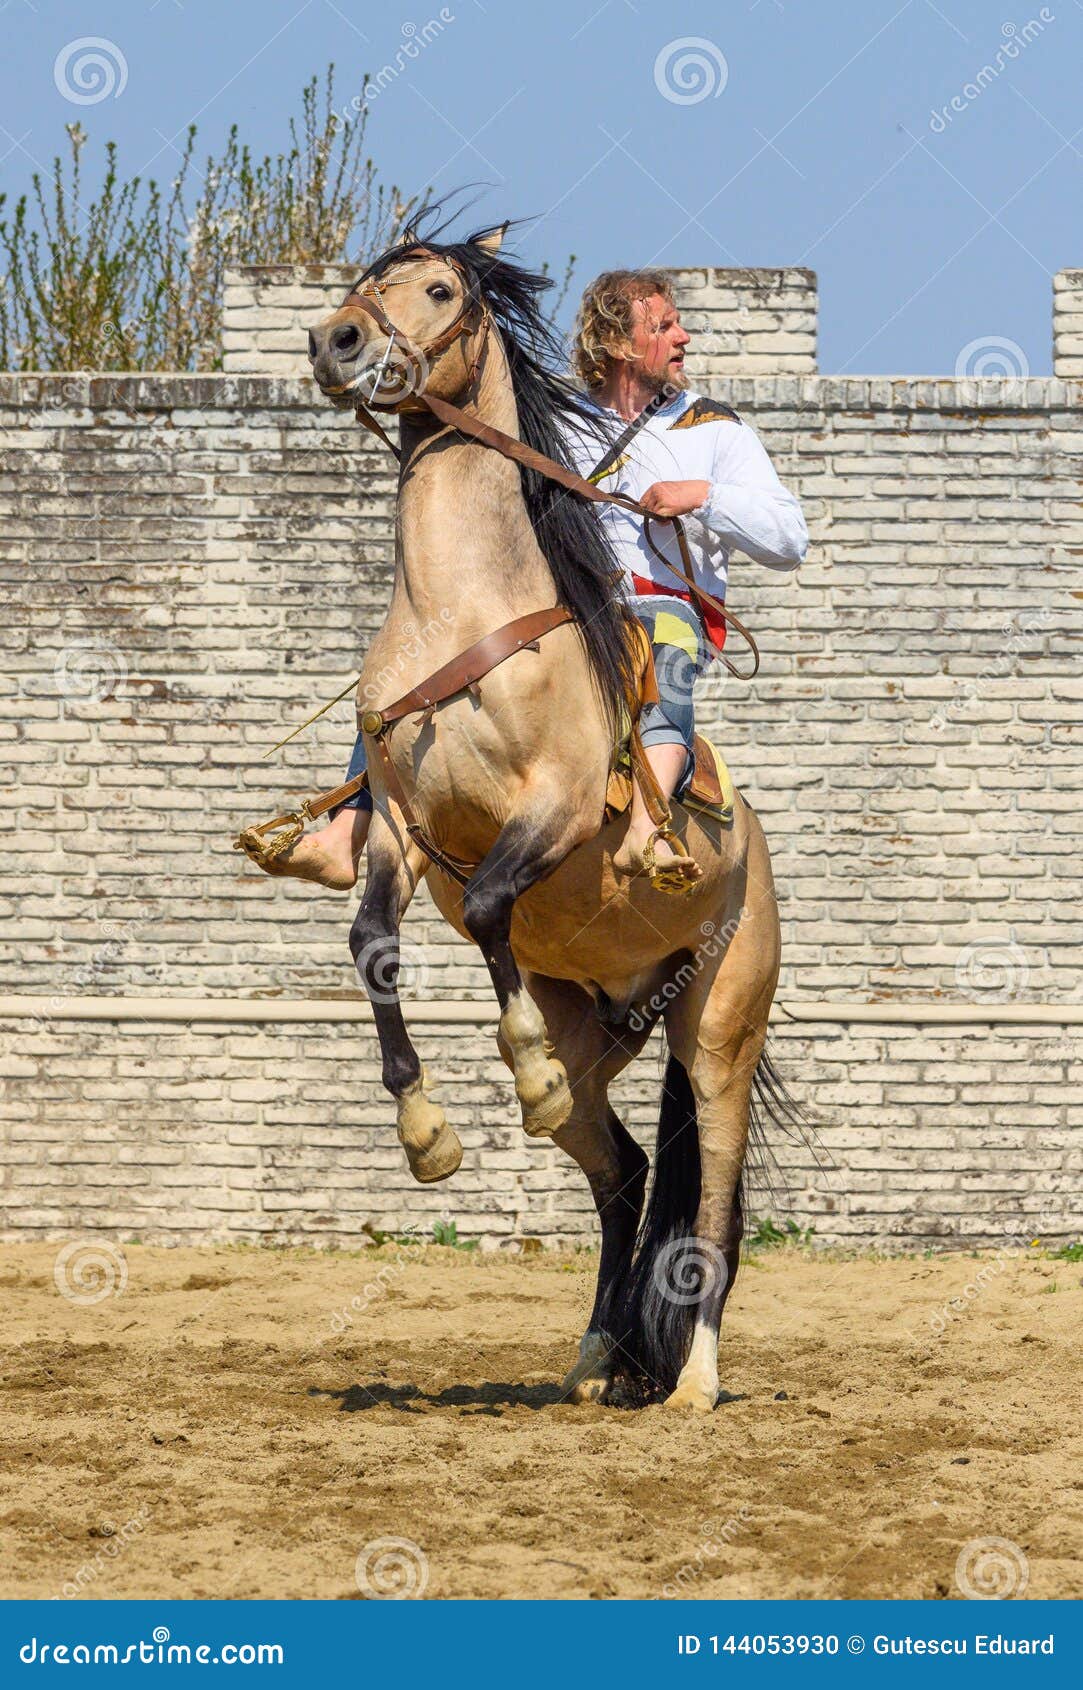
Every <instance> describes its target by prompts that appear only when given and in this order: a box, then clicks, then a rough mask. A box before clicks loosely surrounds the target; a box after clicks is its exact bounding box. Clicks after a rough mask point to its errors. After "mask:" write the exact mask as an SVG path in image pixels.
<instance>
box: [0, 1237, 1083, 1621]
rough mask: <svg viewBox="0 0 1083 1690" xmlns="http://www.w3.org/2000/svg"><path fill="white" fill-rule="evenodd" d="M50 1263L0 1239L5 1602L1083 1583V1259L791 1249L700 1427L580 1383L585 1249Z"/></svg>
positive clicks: (813, 1591)
mask: <svg viewBox="0 0 1083 1690" xmlns="http://www.w3.org/2000/svg"><path fill="white" fill-rule="evenodd" d="M57 1251H58V1246H56V1245H44V1244H41V1245H23V1246H0V1283H2V1285H3V1287H4V1316H5V1318H4V1323H3V1324H4V1329H5V1340H6V1341H5V1346H4V1356H5V1360H4V1373H3V1392H2V1398H0V1401H2V1409H3V1419H2V1424H0V1462H2V1469H3V1481H2V1482H3V1515H4V1537H3V1554H2V1560H0V1564H2V1567H3V1569H4V1571H3V1577H2V1581H0V1595H3V1596H5V1597H8V1596H15V1595H21V1596H37V1597H41V1596H52V1595H62V1594H68V1595H71V1594H76V1593H78V1594H86V1595H97V1596H103V1597H105V1596H124V1597H197V1596H212V1597H221V1596H235V1597H257V1596H262V1597H285V1596H298V1597H343V1598H351V1599H354V1600H357V1599H358V1598H359V1596H360V1595H362V1594H371V1593H373V1592H376V1591H379V1590H381V1589H383V1588H395V1587H397V1586H400V1585H402V1584H403V1583H405V1584H406V1585H407V1586H409V1587H410V1588H412V1589H415V1590H418V1591H419V1592H420V1591H422V1590H424V1593H425V1594H427V1595H428V1596H430V1597H482V1596H485V1597H491V1596H499V1597H513V1596H516V1597H569V1598H575V1597H664V1596H667V1595H674V1594H678V1593H684V1594H687V1595H689V1596H712V1597H715V1596H732V1597H781V1596H798V1597H812V1596H840V1597H857V1596H864V1597H869V1596H876V1597H879V1596H888V1597H903V1596H919V1597H920V1596H923V1597H935V1596H941V1597H954V1596H958V1595H959V1586H958V1584H957V1582H956V1563H957V1559H958V1557H959V1554H960V1550H961V1549H963V1547H964V1546H966V1545H972V1544H973V1543H974V1542H975V1540H979V1539H986V1538H997V1539H1004V1540H1006V1542H1007V1546H1008V1547H996V1546H994V1547H993V1548H991V1549H989V1548H987V1547H983V1546H980V1545H979V1547H978V1549H974V1548H970V1549H969V1550H967V1551H966V1555H967V1556H968V1557H969V1559H968V1560H965V1567H968V1568H969V1569H970V1571H969V1573H967V1572H966V1570H965V1568H964V1575H963V1576H964V1577H967V1576H969V1577H971V1578H973V1579H976V1580H989V1579H992V1580H994V1581H996V1580H1001V1581H1006V1582H1007V1583H1008V1584H1010V1585H1012V1587H1013V1588H1015V1589H1016V1591H1017V1593H1018V1594H1023V1588H1022V1585H1023V1571H1022V1569H1023V1568H1024V1566H1025V1568H1026V1576H1027V1580H1028V1582H1027V1583H1026V1585H1025V1594H1026V1595H1028V1596H1031V1597H1048V1596H1052V1597H1067V1596H1074V1597H1080V1596H1083V1424H1081V1413H1080V1392H1079V1385H1080V1373H1081V1364H1080V1354H1081V1344H1080V1338H1081V1334H1083V1283H1081V1282H1083V1265H1081V1264H1079V1263H1075V1264H1069V1263H1064V1262H1054V1261H1049V1260H1045V1259H1038V1258H1037V1257H1036V1256H1035V1255H1034V1254H1032V1255H1030V1256H1026V1257H1022V1258H1021V1257H1020V1256H1019V1255H1018V1254H1016V1255H1014V1256H1012V1257H1011V1258H1008V1257H1006V1256H1004V1255H1001V1256H999V1257H985V1258H984V1259H976V1258H974V1257H970V1256H949V1257H940V1258H937V1259H929V1260H925V1259H908V1260H902V1261H899V1260H895V1261H886V1260H873V1259H857V1260H832V1259H825V1258H823V1257H816V1256H813V1255H810V1254H809V1253H806V1252H803V1251H798V1250H795V1251H788V1250H787V1251H782V1252H773V1253H768V1254H765V1255H763V1256H761V1257H759V1258H758V1259H754V1260H753V1261H751V1262H749V1263H748V1264H746V1265H745V1267H744V1268H743V1269H742V1273H741V1277H740V1279H739V1281H738V1284H737V1287H736V1290H735V1292H734V1294H733V1297H732V1298H731V1302H730V1309H729V1313H728V1315H727V1321H726V1326H725V1328H724V1337H723V1348H722V1356H723V1363H724V1365H723V1382H724V1384H725V1386H726V1388H727V1390H728V1391H729V1392H730V1393H733V1395H734V1397H736V1398H737V1399H738V1400H730V1401H724V1402H723V1403H721V1404H720V1406H719V1407H718V1408H717V1409H716V1411H715V1413H714V1414H713V1415H712V1416H709V1417H706V1418H685V1417H683V1416H676V1417H675V1416H673V1415H672V1414H671V1413H667V1412H666V1411H665V1410H663V1409H661V1408H649V1409H645V1410H640V1411H632V1410H627V1409H626V1410H619V1409H609V1408H602V1407H598V1406H589V1407H588V1406H584V1407H576V1406H572V1405H570V1404H567V1403H563V1402H561V1401H560V1400H559V1392H558V1390H557V1389H556V1386H555V1383H554V1381H556V1380H558V1379H559V1378H560V1377H561V1375H562V1373H563V1371H564V1369H565V1367H566V1366H567V1365H568V1364H569V1362H570V1360H571V1358H572V1355H573V1352H574V1346H575V1342H576V1340H577V1338H578V1334H579V1331H580V1329H581V1327H582V1325H583V1323H584V1318H585V1315H586V1313H587V1310H588V1308H589V1303H590V1295H591V1287H592V1283H593V1272H594V1265H595V1259H594V1257H593V1256H591V1255H589V1254H582V1255H578V1256H574V1257H561V1256H558V1255H541V1256H535V1257H530V1258H526V1259H507V1258H502V1257H496V1258H494V1257H492V1256H478V1255H476V1254H470V1253H466V1252H463V1251H457V1250H451V1249H436V1248H429V1249H427V1250H424V1251H422V1250H418V1249H416V1248H410V1249H407V1250H405V1251H403V1250H401V1249H397V1248H396V1247H395V1246H393V1245H385V1246H383V1247H382V1248H381V1249H380V1250H379V1251H367V1252H360V1253H357V1254H340V1255H318V1254H315V1253H312V1252H305V1251H286V1252H260V1251H255V1250H243V1249H222V1250H211V1249H206V1250H195V1249H178V1250H164V1249H151V1248H146V1247H141V1246H135V1245H130V1246H125V1249H124V1257H125V1262H124V1266H125V1267H126V1271H127V1284H126V1286H125V1288H124V1289H123V1291H120V1292H118V1293H116V1294H112V1295H109V1296H108V1297H105V1298H103V1300H101V1301H99V1302H96V1303H91V1304H78V1303H75V1302H72V1301H71V1300H69V1299H68V1298H66V1297H65V1296H62V1295H61V1294H60V1293H59V1292H58V1290H57V1288H56V1284H55V1282H54V1264H55V1262H56V1258H57ZM84 1271H85V1272H87V1273H88V1274H89V1277H88V1278H86V1279H85V1280H83V1281H82V1283H83V1289H84V1291H87V1290H89V1291H93V1289H94V1287H95V1285H96V1284H98V1281H96V1280H95V1279H94V1277H93V1274H92V1273H90V1270H89V1268H88V1267H87V1264H86V1263H85V1262H80V1260H79V1258H78V1256H77V1255H76V1257H75V1259H74V1260H72V1259H69V1260H68V1262H67V1266H66V1268H65V1267H64V1266H62V1268H61V1277H62V1278H63V1277H64V1273H65V1272H67V1275H68V1280H67V1283H69V1284H71V1283H74V1284H75V1286H76V1289H78V1288H79V1284H80V1280H81V1275H82V1274H83V1273H84ZM114 1271H116V1272H117V1273H119V1272H120V1271H121V1268H120V1264H119V1263H117V1264H114ZM952 1298H955V1299H957V1306H956V1307H955V1308H954V1309H953V1308H952V1307H951V1305H950V1303H949V1299H952ZM781 1393H785V1395H784V1396H783V1395H781ZM385 1539H404V1540H408V1541H407V1543H406V1545H405V1547H403V1546H395V1545H391V1546H388V1545H387V1544H386V1543H384V1542H382V1541H381V1540H385ZM359 1554H360V1562H359V1559H358V1557H359ZM990 1558H991V1559H990ZM358 1566H360V1568H361V1577H360V1587H359V1582H358V1572H357V1569H358Z"/></svg>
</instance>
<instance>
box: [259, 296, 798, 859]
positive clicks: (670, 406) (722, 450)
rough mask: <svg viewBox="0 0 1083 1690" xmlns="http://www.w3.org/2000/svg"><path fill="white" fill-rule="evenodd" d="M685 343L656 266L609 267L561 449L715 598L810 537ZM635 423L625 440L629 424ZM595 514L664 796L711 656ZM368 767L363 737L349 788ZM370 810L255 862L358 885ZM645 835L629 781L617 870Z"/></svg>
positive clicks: (671, 600)
mask: <svg viewBox="0 0 1083 1690" xmlns="http://www.w3.org/2000/svg"><path fill="white" fill-rule="evenodd" d="M690 339H691V336H690V335H689V333H688V331H687V330H686V329H685V328H684V327H683V326H682V324H681V320H680V315H679V313H678V311H677V307H676V305H675V303H674V300H673V292H672V284H671V282H670V279H669V277H668V276H667V275H666V273H665V271H662V270H610V271H606V272H605V273H604V274H603V275H601V276H599V277H598V279H597V280H596V281H594V282H592V283H591V285H590V287H589V288H587V290H586V292H585V294H584V295H583V300H582V303H581V305H580V310H579V316H578V319H577V322H576V333H575V350H574V361H575V368H576V372H577V374H578V375H579V377H580V378H581V380H582V381H583V383H584V385H585V387H586V389H587V396H588V405H589V408H590V409H591V410H592V411H593V412H595V413H596V421H597V424H598V434H594V433H591V432H589V431H588V430H586V429H584V430H583V432H582V434H578V433H577V434H576V436H575V437H574V438H572V439H571V440H570V441H569V447H570V450H571V452H572V455H573V458H574V460H575V464H576V468H577V469H578V470H579V472H580V474H582V475H584V476H587V477H588V478H591V479H597V482H598V485H599V486H601V487H602V488H603V489H604V490H605V491H606V492H621V493H625V494H629V495H631V496H632V497H633V498H636V499H638V500H639V502H640V503H641V504H642V505H643V506H645V507H646V509H647V510H649V511H651V512H653V513H654V514H655V515H656V516H658V517H671V516H680V517H683V518H684V522H685V532H686V535H687V540H688V545H689V550H690V552H691V557H692V564H693V572H694V576H695V579H696V581H697V583H698V584H699V585H701V586H703V587H704V588H706V590H707V591H708V592H710V593H711V594H713V595H714V597H716V598H718V599H723V598H724V597H725V592H726V577H727V568H728V563H729V554H730V551H731V550H739V551H742V552H744V553H745V554H746V555H747V556H749V557H751V558H754V559H755V560H756V561H757V562H759V563H765V564H767V565H768V567H770V568H772V569H776V570H787V571H788V570H792V569H795V568H796V567H797V565H798V564H799V563H800V562H801V560H802V558H803V557H804V555H805V549H806V546H807V544H808V535H807V531H806V528H805V522H804V518H803V516H802V514H801V507H800V505H799V504H798V502H797V499H796V497H795V496H794V494H793V493H790V492H789V491H787V489H786V488H785V487H783V485H782V483H781V482H780V481H779V479H778V476H777V475H776V474H775V471H774V468H773V466H772V464H771V460H770V458H769V457H768V456H767V453H766V451H765V450H764V448H763V446H762V444H761V442H760V440H759V437H758V435H757V434H756V433H755V432H754V430H753V429H751V428H750V427H749V426H748V424H747V423H745V422H742V421H741V419H740V418H739V417H738V416H737V414H736V412H735V411H731V410H730V409H729V407H728V406H726V405H723V404H721V403H720V402H719V401H718V400H714V399H708V398H705V397H703V396H701V395H699V394H697V393H695V392H694V391H693V390H691V389H690V388H689V386H688V381H687V377H686V376H685V373H684V349H685V347H686V346H687V345H688V343H689V341H690ZM644 412H646V416H645V417H644ZM641 417H642V418H643V420H642V422H640V423H639V426H638V428H637V429H636V431H635V433H634V437H633V438H630V439H627V441H626V442H625V437H626V436H627V435H628V433H629V432H630V425H631V424H632V423H633V421H635V420H637V419H639V418H641ZM599 435H600V436H601V438H602V441H603V442H604V439H605V438H607V437H608V438H609V439H610V440H611V441H612V442H614V443H617V444H619V445H620V450H619V451H618V452H617V454H616V456H615V459H614V460H613V461H611V462H610V463H609V465H608V468H607V469H605V470H604V473H602V474H600V475H596V473H595V471H596V465H598V464H599V460H600V458H601V457H602V453H603V451H604V444H600V441H599ZM597 509H598V510H599V512H600V513H601V515H602V520H603V521H604V522H606V523H607V525H608V526H609V532H610V538H611V540H612V543H613V548H614V551H615V553H616V555H617V558H618V561H619V562H620V563H621V565H622V567H623V570H624V588H625V591H626V592H627V593H628V595H629V597H630V598H631V600H632V604H633V608H634V610H635V613H636V615H637V616H638V618H639V620H640V621H641V622H642V623H643V624H644V626H645V627H646V629H647V632H648V634H649V635H650V638H651V640H652V644H653V647H654V658H655V668H656V671H657V674H658V683H659V695H660V703H659V704H658V705H651V706H648V707H647V709H646V710H645V711H644V713H643V717H642V719H641V723H640V728H641V734H642V739H643V744H644V748H645V751H646V754H647V759H648V761H649V762H650V764H651V767H652V769H653V770H654V774H655V778H656V779H657V782H658V785H659V787H660V788H661V791H662V793H663V795H664V796H665V797H666V798H670V797H672V796H673V795H674V793H676V792H679V791H680V790H682V789H683V783H684V782H685V780H686V778H687V776H688V775H689V774H690V772H691V749H692V687H693V682H694V680H695V678H696V675H697V674H699V673H700V672H701V670H702V668H703V666H704V664H705V662H706V661H707V658H708V654H709V652H708V646H707V644H706V641H705V637H704V629H703V627H702V626H701V623H700V618H699V616H698V614H697V613H696V611H695V610H693V608H692V605H691V603H690V600H689V595H688V593H687V591H686V590H685V589H684V588H683V587H682V586H681V585H680V584H679V581H680V577H679V576H678V575H676V574H673V573H672V572H671V571H670V570H669V569H668V568H667V567H666V566H665V564H663V563H662V562H661V561H660V560H659V559H658V558H657V557H655V555H654V553H653V552H652V551H651V549H650V547H649V546H648V544H647V541H646V538H645V534H644V526H643V522H642V519H641V518H639V517H636V516H633V515H632V514H630V513H628V512H626V511H624V510H622V509H620V508H619V507H618V506H613V505H600V506H598V507H597ZM652 538H653V541H654V544H655V546H657V547H658V548H659V549H660V550H661V552H662V553H663V555H664V556H665V557H667V558H668V559H670V560H671V561H672V562H673V563H678V562H679V558H680V554H679V552H678V550H677V546H676V544H675V541H674V539H673V537H672V531H671V530H670V529H668V528H667V525H666V524H665V523H664V522H660V523H657V524H655V525H654V526H653V531H652ZM705 623H706V630H705V631H706V639H707V640H710V642H711V644H712V645H715V646H717V647H718V648H721V643H722V639H723V638H724V624H723V623H722V621H721V619H720V618H718V617H717V616H712V614H711V612H710V611H709V610H708V611H707V613H706V617H705ZM364 767H365V745H364V739H363V737H362V736H361V735H360V734H359V735H358V738H357V743H356V745H355V748H354V754H353V757H352V759H351V762H350V766H349V769H348V771H347V779H349V778H350V777H352V776H353V775H355V774H357V773H359V772H360V771H361V770H362V769H363V768H364ZM371 813H372V799H371V797H370V795H369V792H368V790H367V788H365V789H363V790H362V791H361V792H360V793H358V794H357V795H356V797H354V798H353V799H351V800H349V801H348V803H347V804H345V805H344V806H343V807H342V808H341V809H339V810H338V811H337V813H336V814H335V816H334V819H333V820H332V821H331V822H330V823H329V824H328V825H327V826H326V827H325V828H323V829H322V830H321V831H320V832H318V833H312V834H306V835H304V836H303V837H302V838H301V839H300V840H298V842H297V844H296V845H294V846H293V847H292V849H291V850H290V851H288V852H287V853H286V854H285V855H283V856H282V857H279V858H278V859H276V860H275V861H274V862H272V863H265V864H261V866H263V867H265V868H266V869H267V871H268V873H271V874H280V875H288V876H293V877H294V878H297V879H301V880H312V881H317V882H318V883H319V884H320V885H323V886H329V887H332V888H335V889H338V890H345V889H346V888H348V887H351V886H353V885H355V884H356V881H357V869H358V863H359V860H360V857H361V853H362V851H363V849H364V845H365V840H366V837H367V835H368V828H369V818H370V816H371ZM654 831H655V828H654V823H653V821H652V819H651V817H650V814H649V812H648V810H647V807H646V804H645V802H644V799H643V797H642V794H641V793H640V791H639V787H638V784H633V798H632V813H631V817H630V820H629V826H628V831H627V835H626V837H625V839H624V841H623V842H622V844H621V847H620V848H619V850H618V852H617V853H616V856H615V858H614V866H615V867H616V868H617V869H618V870H623V871H624V872H626V873H635V872H636V871H637V870H639V869H641V868H642V867H643V866H644V847H645V846H646V845H647V842H648V840H649V839H650V837H651V835H652V833H653V832H654ZM654 857H655V862H656V864H657V865H658V866H659V867H666V868H669V867H671V866H673V867H676V868H677V869H678V870H679V872H680V873H681V874H682V875H685V876H687V877H688V878H689V879H696V878H698V877H699V875H700V873H701V871H700V869H699V867H698V866H697V864H696V863H695V862H694V861H693V859H692V858H691V857H682V856H678V855H677V854H676V853H675V852H674V851H673V850H672V848H671V847H670V846H669V845H668V844H667V843H666V842H665V840H663V839H656V840H655V842H654Z"/></svg>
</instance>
